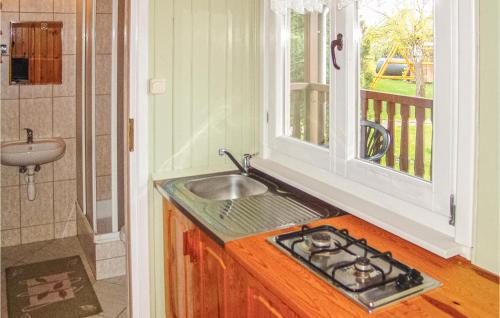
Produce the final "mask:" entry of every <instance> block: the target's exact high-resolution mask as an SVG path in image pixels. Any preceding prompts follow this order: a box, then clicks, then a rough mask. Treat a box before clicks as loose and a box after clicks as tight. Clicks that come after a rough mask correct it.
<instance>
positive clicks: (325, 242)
mask: <svg viewBox="0 0 500 318" xmlns="http://www.w3.org/2000/svg"><path fill="white" fill-rule="evenodd" d="M311 243H312V245H313V246H314V247H320V248H323V247H330V246H331V245H332V236H331V235H330V234H329V233H327V232H317V233H313V234H311Z"/></svg>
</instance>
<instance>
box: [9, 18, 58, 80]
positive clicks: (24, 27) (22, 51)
mask: <svg viewBox="0 0 500 318" xmlns="http://www.w3.org/2000/svg"><path fill="white" fill-rule="evenodd" d="M62 27H63V23H62V22H56V21H47V22H41V21H39V22H12V23H11V28H10V30H11V31H10V32H11V33H10V83H11V84H30V85H35V84H37V85H38V84H40V85H41V84H62V39H61V32H62Z"/></svg>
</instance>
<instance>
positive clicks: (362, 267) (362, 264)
mask: <svg viewBox="0 0 500 318" xmlns="http://www.w3.org/2000/svg"><path fill="white" fill-rule="evenodd" d="M354 267H355V268H356V270H357V271H359V272H371V271H373V266H372V264H371V263H370V260H369V259H368V258H366V257H358V259H357V260H356V263H354Z"/></svg>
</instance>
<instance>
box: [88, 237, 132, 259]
mask: <svg viewBox="0 0 500 318" xmlns="http://www.w3.org/2000/svg"><path fill="white" fill-rule="evenodd" d="M95 249H96V259H97V260H103V259H108V258H116V257H120V256H125V243H123V242H122V241H112V242H107V243H102V244H96V246H95Z"/></svg>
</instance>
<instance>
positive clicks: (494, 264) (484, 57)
mask: <svg viewBox="0 0 500 318" xmlns="http://www.w3.org/2000/svg"><path fill="white" fill-rule="evenodd" d="M499 19H500V6H499V3H498V0H480V1H479V32H480V35H479V42H480V43H479V58H480V66H479V68H480V70H479V72H480V75H479V145H478V151H479V152H478V162H477V178H478V179H477V194H476V195H477V196H476V198H477V204H476V227H475V244H474V253H473V263H474V264H476V265H478V266H480V267H482V268H485V269H487V270H489V271H491V272H494V273H497V274H498V273H499V258H500V255H499V250H500V248H499V232H498V230H499V213H500V208H499V195H500V187H499V177H500V174H499V169H500V165H499V136H500V131H499V127H500V125H499V121H500V116H499V114H500V112H499V107H500V100H499V91H500V84H499V83H500V81H499V72H500V64H499V62H498V57H499V56H500V47H499V44H500V35H499V34H500V25H499Z"/></svg>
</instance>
